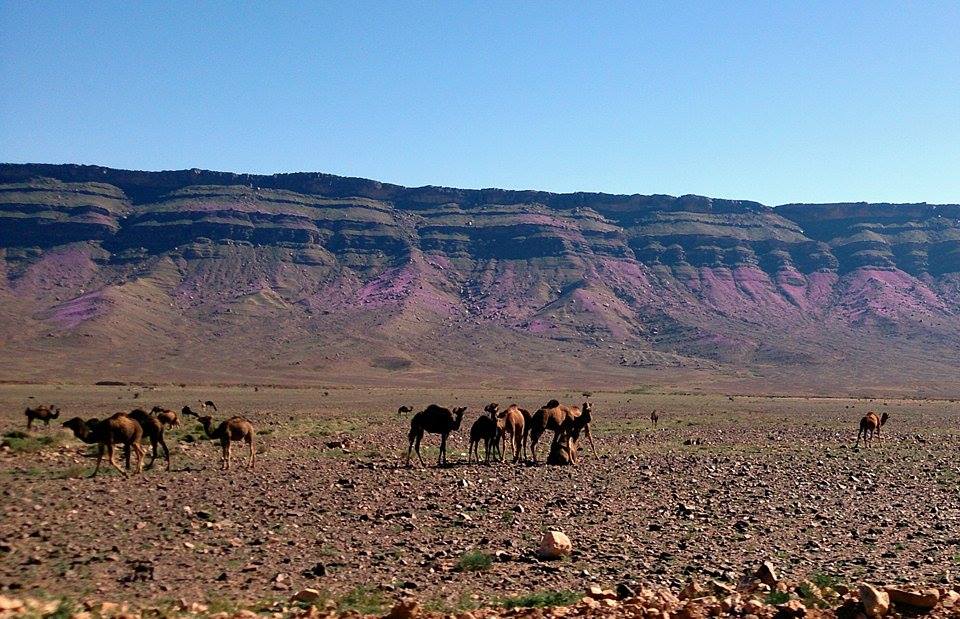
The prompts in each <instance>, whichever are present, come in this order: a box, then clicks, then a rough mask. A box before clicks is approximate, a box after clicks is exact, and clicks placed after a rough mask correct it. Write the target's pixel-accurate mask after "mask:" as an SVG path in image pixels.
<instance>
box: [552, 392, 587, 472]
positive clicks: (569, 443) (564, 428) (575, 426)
mask: <svg viewBox="0 0 960 619" xmlns="http://www.w3.org/2000/svg"><path fill="white" fill-rule="evenodd" d="M591 421H593V409H592V408H591V406H590V404H589V403H588V402H584V406H583V410H582V412H581V413H580V415H578V416H576V417H568V418H567V420H566V422H564V423H563V424H562V425H561V426H560V432H559V434H560V439H559V440H556V441H554V443H555V444H557V445H566V454H567V456H568V458H569V462H570V464H576V463H577V444H578V443H579V442H580V433H581V432H582V433H583V434H584V435H585V436H586V437H587V438H588V439H590V447H591V448H593V455H594V456H596V455H597V449H596V447H594V446H593V437H592V435H591V434H590V422H591Z"/></svg>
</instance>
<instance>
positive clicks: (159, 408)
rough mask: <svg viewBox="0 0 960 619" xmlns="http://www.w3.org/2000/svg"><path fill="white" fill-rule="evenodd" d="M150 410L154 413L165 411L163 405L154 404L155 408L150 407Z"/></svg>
mask: <svg viewBox="0 0 960 619" xmlns="http://www.w3.org/2000/svg"><path fill="white" fill-rule="evenodd" d="M184 408H186V407H184ZM150 412H151V413H153V414H157V413H162V412H163V407H162V406H154V407H153V408H151V409H150Z"/></svg>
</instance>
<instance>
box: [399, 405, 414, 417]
mask: <svg viewBox="0 0 960 619" xmlns="http://www.w3.org/2000/svg"><path fill="white" fill-rule="evenodd" d="M412 412H413V407H412V406H401V407H400V408H398V409H397V417H400V416H402V415H406V414H407V413H412Z"/></svg>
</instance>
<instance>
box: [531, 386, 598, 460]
mask: <svg viewBox="0 0 960 619" xmlns="http://www.w3.org/2000/svg"><path fill="white" fill-rule="evenodd" d="M590 410H592V408H591V405H590V402H584V403H583V406H582V407H578V406H563V405H561V404H560V403H559V402H558V401H557V400H550V401H549V402H547V404H546V406H544V407H543V408H541V409H539V410H538V411H537V412H535V413H534V414H533V416H532V417H531V419H530V424H529V429H525V430H524V432H525V434H527V435H529V437H530V455H531V456H532V457H533V461H534V463H536V462H537V442H538V441H539V440H540V437H541V436H543V433H544V432H546V431H547V430H553V443H557V442H559V441H560V439H561V438H562V437H563V436H564V434H566V433H567V431H566V428H569V427H570V426H569V424H570V423H571V420H572V419H573V418H574V417H579V416H580V415H581V414H582V413H583V411H590ZM583 430H584V434H585V435H586V436H587V438H588V439H590V447H591V448H592V449H593V454H594V456H596V454H597V448H596V447H595V446H594V444H593V436H592V435H591V434H590V425H589V418H588V421H587V423H586V425H585V426H584V428H583Z"/></svg>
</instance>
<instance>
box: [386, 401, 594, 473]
mask: <svg viewBox="0 0 960 619" xmlns="http://www.w3.org/2000/svg"><path fill="white" fill-rule="evenodd" d="M466 410H467V408H466V407H465V406H461V407H458V408H454V409H452V410H451V409H449V408H444V407H442V406H437V405H436V404H431V405H430V406H428V407H427V408H425V409H423V410H422V411H420V412H419V413H417V414H415V415H414V416H413V417H412V418H411V419H410V433H409V434H408V435H407V438H408V439H409V441H410V442H409V445H408V446H407V462H406V464H407V466H409V465H410V454H411V452H412V451H414V450H416V452H417V458H419V459H420V464H421V465H423V464H424V462H423V456H421V455H420V441H421V440H423V435H424V434H425V433H430V434H439V435H440V455H439V456H438V458H437V465H438V466H443V465H445V464H447V437H448V436H449V435H450V433H451V432H455V431H456V430H459V429H460V423H461V422H462V420H463V414H464V413H465V412H466ZM483 411H484V412H483V414H481V415H480V417H479V418H477V420H476V421H474V422H473V425H472V426H471V427H470V445H469V447H468V450H467V462H468V464H469V463H470V462H472V461H473V459H474V458H476V460H477V461H478V462H479V461H480V444H481V443H483V456H484V461H485V462H487V463H489V462H490V458H491V457H493V458H497V457H499V459H500V461H501V462H502V461H503V459H504V452H505V447H506V445H507V444H509V445H510V446H511V448H512V450H513V462H514V463H517V462H520V459H521V456H522V457H523V458H524V459H526V458H527V445H528V444H529V446H530V457H531V458H532V460H533V462H534V463H536V462H537V443H538V442H539V441H540V438H541V437H542V436H543V434H544V433H545V432H547V431H548V430H550V431H552V432H553V440H552V441H551V443H550V453H549V455H548V457H547V463H548V464H574V463H576V461H577V442H578V441H579V440H580V435H581V434H583V435H584V436H585V437H586V438H587V439H588V440H589V441H590V447H591V449H593V452H594V455H596V447H594V445H593V436H592V435H591V434H590V422H591V421H592V419H593V407H592V406H591V404H590V402H584V403H583V405H582V406H566V405H563V404H560V402H558V401H557V400H550V401H549V402H547V403H546V404H545V405H544V406H543V407H541V408H539V409H537V411H536V412H534V413H530V411H528V410H527V409H524V408H520V407H519V406H517V405H516V404H511V405H510V406H508V407H507V408H505V409H503V410H501V409H500V405H499V404H496V403H493V404H488V405H487V406H486V407H485V408H484V409H483ZM410 412H413V409H412V408H410V407H409V406H401V407H400V408H399V409H397V413H398V414H404V413H410Z"/></svg>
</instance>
